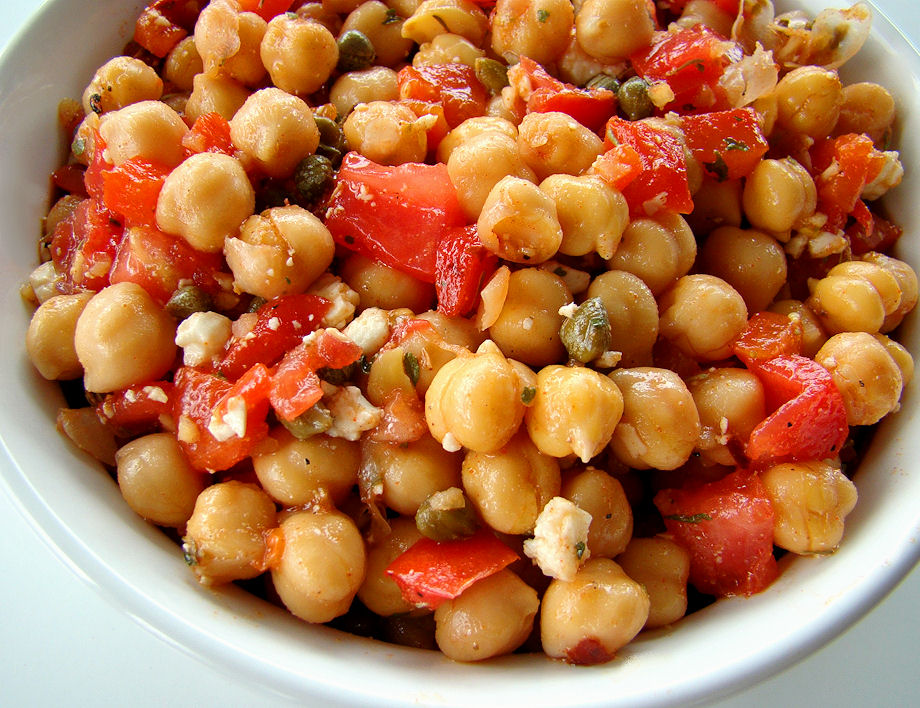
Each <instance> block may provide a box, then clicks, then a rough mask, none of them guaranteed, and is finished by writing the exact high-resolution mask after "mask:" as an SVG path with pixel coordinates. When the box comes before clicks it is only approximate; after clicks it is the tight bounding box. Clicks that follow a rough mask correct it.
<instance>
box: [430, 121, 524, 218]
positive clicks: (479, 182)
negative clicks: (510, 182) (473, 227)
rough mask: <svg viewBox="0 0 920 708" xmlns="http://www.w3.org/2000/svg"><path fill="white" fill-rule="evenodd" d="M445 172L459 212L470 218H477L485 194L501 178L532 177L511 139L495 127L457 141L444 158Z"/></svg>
mask: <svg viewBox="0 0 920 708" xmlns="http://www.w3.org/2000/svg"><path fill="white" fill-rule="evenodd" d="M439 149H440V148H439ZM447 174H448V175H449V176H450V181H451V182H452V183H453V185H454V187H456V189H457V198H458V199H459V200H460V206H462V207H463V213H464V214H465V215H466V217H467V218H468V219H471V220H474V219H477V218H478V217H479V214H480V212H482V207H483V205H484V204H485V202H486V199H487V198H488V196H489V193H490V192H491V191H492V188H493V187H495V185H496V184H498V182H499V180H501V179H502V178H503V177H507V176H508V175H512V176H514V177H520V178H521V179H525V180H527V181H529V182H533V181H534V180H536V175H535V174H534V172H533V170H531V169H530V168H529V167H528V166H527V165H526V164H524V160H523V159H522V158H521V153H520V152H519V150H518V146H517V143H516V142H515V141H514V138H513V137H509V136H508V135H507V134H506V133H503V132H499V131H497V130H491V131H486V132H483V133H479V134H476V135H473V136H471V137H469V138H468V139H467V140H465V141H463V142H462V143H460V144H458V145H457V146H456V147H455V148H454V149H453V150H452V151H451V153H450V157H449V158H448V159H447Z"/></svg>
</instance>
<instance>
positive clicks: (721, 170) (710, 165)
mask: <svg viewBox="0 0 920 708" xmlns="http://www.w3.org/2000/svg"><path fill="white" fill-rule="evenodd" d="M703 167H705V168H706V170H707V171H709V172H711V173H712V175H713V176H714V177H715V178H716V179H717V180H718V181H719V182H724V181H725V180H727V179H728V165H726V164H725V160H724V159H723V158H722V153H720V152H717V153H716V159H715V160H713V161H712V162H704V163H703Z"/></svg>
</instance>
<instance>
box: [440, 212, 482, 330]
mask: <svg viewBox="0 0 920 708" xmlns="http://www.w3.org/2000/svg"><path fill="white" fill-rule="evenodd" d="M497 263H498V258H497V256H496V255H495V254H494V253H492V252H491V251H489V250H488V249H487V248H486V247H485V246H483V245H482V241H480V240H479V232H478V230H477V229H476V225H475V224H472V225H470V226H464V227H462V228H458V229H453V230H452V231H450V232H448V233H447V234H446V235H445V236H444V238H442V239H441V240H440V241H439V242H438V249H437V251H436V253H435V281H434V285H435V291H436V292H437V296H438V312H441V313H443V314H445V315H447V316H448V317H462V316H463V315H466V314H467V313H469V311H470V310H471V309H473V307H474V306H475V305H476V300H477V298H478V297H479V286H480V284H481V283H482V281H483V280H484V279H485V278H486V277H487V276H488V275H489V273H491V272H492V271H493V270H495V267H496V265H497Z"/></svg>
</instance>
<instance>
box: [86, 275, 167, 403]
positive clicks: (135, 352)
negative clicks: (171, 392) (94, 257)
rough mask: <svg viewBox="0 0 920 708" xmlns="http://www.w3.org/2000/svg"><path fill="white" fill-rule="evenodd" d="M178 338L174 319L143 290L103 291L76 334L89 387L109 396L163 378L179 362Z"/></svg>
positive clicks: (119, 288)
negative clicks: (177, 351)
mask: <svg viewBox="0 0 920 708" xmlns="http://www.w3.org/2000/svg"><path fill="white" fill-rule="evenodd" d="M175 335H176V322H175V320H173V318H172V317H170V316H169V315H168V314H166V311H165V310H164V309H163V308H162V307H160V306H159V305H158V304H157V303H156V302H154V300H153V298H151V297H150V295H148V294H147V291H146V290H144V289H143V288H142V287H141V286H140V285H136V284H134V283H127V282H125V283H118V284H116V285H109V286H108V287H106V288H103V289H102V290H100V291H99V292H98V293H96V294H95V295H93V297H92V299H90V301H89V302H88V303H86V306H85V307H84V308H83V311H82V312H81V313H80V316H79V318H78V319H77V326H76V328H75V329H74V349H75V351H76V353H77V358H78V359H79V360H80V363H81V364H82V366H83V371H84V374H83V385H84V387H85V388H86V390H87V391H92V392H95V393H106V392H108V391H117V390H119V389H122V388H127V387H129V386H132V385H134V384H137V383H143V382H147V381H155V380H157V379H160V378H162V377H163V375H164V374H165V373H166V372H167V371H169V369H170V368H172V365H173V362H174V360H175V356H176V345H175V343H174V341H173V340H174V339H175Z"/></svg>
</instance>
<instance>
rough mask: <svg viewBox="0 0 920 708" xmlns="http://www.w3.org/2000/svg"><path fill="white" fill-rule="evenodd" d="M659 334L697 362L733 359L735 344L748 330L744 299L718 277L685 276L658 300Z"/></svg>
mask: <svg viewBox="0 0 920 708" xmlns="http://www.w3.org/2000/svg"><path fill="white" fill-rule="evenodd" d="M658 309H659V311H660V312H661V317H660V320H659V324H658V331H659V332H660V333H661V336H662V337H664V338H666V339H668V340H670V341H671V342H672V343H673V344H674V345H675V346H676V347H677V348H678V349H680V351H682V352H683V353H684V354H686V355H687V356H689V357H692V358H693V359H697V360H702V361H715V360H718V359H725V358H727V357H729V356H731V352H732V344H734V342H735V340H736V339H737V338H738V336H739V335H740V334H741V332H742V331H743V330H744V328H745V327H746V326H747V319H748V316H747V307H745V304H744V299H743V298H742V297H741V295H740V294H739V293H738V291H737V290H735V289H734V288H733V287H732V286H731V285H729V284H728V283H726V282H725V281H724V280H722V279H721V278H717V277H715V276H714V275H704V274H696V275H685V276H683V277H682V278H680V279H679V280H678V281H677V282H676V283H674V285H673V286H672V287H671V288H669V289H668V290H667V291H666V292H664V293H663V294H662V295H661V297H660V298H659V299H658Z"/></svg>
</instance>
